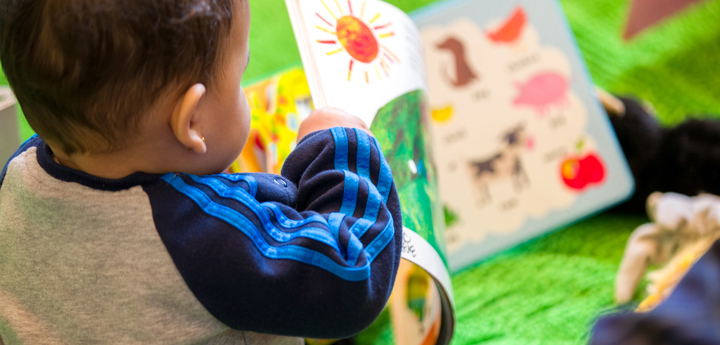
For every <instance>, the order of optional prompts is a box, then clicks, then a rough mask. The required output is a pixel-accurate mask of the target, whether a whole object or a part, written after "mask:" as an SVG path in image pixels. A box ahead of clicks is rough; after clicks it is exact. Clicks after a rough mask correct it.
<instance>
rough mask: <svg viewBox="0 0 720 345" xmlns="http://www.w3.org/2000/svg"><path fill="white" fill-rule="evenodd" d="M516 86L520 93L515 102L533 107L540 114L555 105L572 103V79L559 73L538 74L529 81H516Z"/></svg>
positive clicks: (522, 105) (516, 104) (515, 103)
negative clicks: (569, 95) (570, 98)
mask: <svg viewBox="0 0 720 345" xmlns="http://www.w3.org/2000/svg"><path fill="white" fill-rule="evenodd" d="M516 88H517V89H518V91H519V92H520V94H519V95H518V96H517V98H515V100H514V101H513V104H514V105H515V106H518V107H524V106H526V107H531V108H533V109H534V110H535V111H536V112H537V113H538V114H540V115H544V114H545V113H547V112H548V111H549V110H550V108H551V107H553V106H562V105H567V104H569V103H570V100H569V98H568V93H569V92H570V80H569V78H567V77H565V76H563V75H561V74H559V73H555V72H545V73H540V74H537V75H535V76H533V77H532V78H530V80H529V81H528V82H527V83H516Z"/></svg>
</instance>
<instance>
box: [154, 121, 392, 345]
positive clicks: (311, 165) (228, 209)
mask: <svg viewBox="0 0 720 345" xmlns="http://www.w3.org/2000/svg"><path fill="white" fill-rule="evenodd" d="M282 175H283V176H277V175H258V174H235V175H217V176H192V175H185V174H168V175H165V176H164V177H163V178H162V179H161V180H162V182H158V183H155V184H153V185H150V186H146V187H145V190H146V192H147V193H148V195H149V197H150V201H151V205H152V208H153V216H154V220H155V223H156V227H157V229H158V232H159V234H160V236H161V238H162V240H163V242H164V244H165V246H166V248H167V249H168V252H169V253H170V255H171V256H172V258H173V261H174V262H175V265H176V266H177V268H178V270H179V271H180V274H181V275H182V276H183V278H184V280H185V282H186V283H187V285H188V287H189V288H190V289H191V290H192V292H193V293H194V294H195V296H196V297H197V298H198V300H199V301H200V302H201V303H202V304H203V306H205V308H206V309H207V310H208V311H209V312H210V313H211V314H212V315H213V316H215V317H216V318H217V319H218V320H220V321H222V322H223V323H225V324H226V325H228V326H230V327H232V328H234V329H237V330H244V331H253V332H260V333H268V334H277V335H286V336H300V337H310V338H344V337H348V336H352V335H354V334H356V333H358V332H360V331H361V330H363V329H364V328H366V327H367V326H369V325H370V324H371V323H372V322H373V321H374V320H375V318H376V317H377V316H378V315H379V314H380V312H381V311H382V310H383V308H384V307H385V304H386V303H387V300H388V298H389V297H390V292H391V290H392V287H393V284H394V281H395V275H396V272H397V268H398V265H399V262H400V252H401V245H402V243H401V242H402V241H401V238H402V223H401V214H400V204H399V200H398V196H397V192H396V190H395V185H394V183H393V179H392V174H391V172H390V168H389V166H388V164H387V162H386V161H385V158H384V157H383V156H382V151H381V150H380V147H379V145H378V143H377V141H376V140H375V139H374V138H372V137H370V136H368V135H367V134H366V133H365V132H362V131H355V130H353V129H343V128H334V129H331V130H325V131H320V132H316V133H312V134H311V135H309V136H308V137H306V138H305V139H304V140H303V141H302V142H301V143H300V144H299V145H298V147H297V148H296V149H295V151H294V152H293V153H292V154H291V155H290V157H288V159H287V160H286V162H285V165H284V168H283V172H282Z"/></svg>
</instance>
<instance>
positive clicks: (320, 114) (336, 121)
mask: <svg viewBox="0 0 720 345" xmlns="http://www.w3.org/2000/svg"><path fill="white" fill-rule="evenodd" d="M333 127H347V128H357V129H362V130H364V131H365V132H367V133H368V134H370V135H372V133H371V132H370V129H369V128H368V126H367V124H365V122H364V121H363V120H361V119H360V118H359V117H357V116H354V115H352V114H350V113H348V112H346V111H344V110H340V109H337V108H331V107H325V108H320V109H317V110H315V111H313V112H312V113H311V114H310V116H308V117H307V119H305V121H303V122H302V124H300V129H299V131H298V141H300V140H302V138H304V137H305V136H306V135H308V134H310V133H312V132H316V131H320V130H323V129H328V128H333Z"/></svg>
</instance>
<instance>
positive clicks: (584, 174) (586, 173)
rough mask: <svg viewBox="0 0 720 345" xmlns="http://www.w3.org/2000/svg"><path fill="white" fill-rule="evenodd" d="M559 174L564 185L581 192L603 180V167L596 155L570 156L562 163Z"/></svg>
mask: <svg viewBox="0 0 720 345" xmlns="http://www.w3.org/2000/svg"><path fill="white" fill-rule="evenodd" d="M560 174H561V176H562V178H563V181H564V182H565V185H567V186H568V187H570V188H572V189H575V190H578V191H581V190H584V189H586V188H588V187H589V186H592V185H594V184H601V183H602V182H603V181H604V180H605V166H604V164H603V163H602V161H601V160H600V157H599V156H598V155H597V154H596V153H590V154H587V155H586V156H585V157H581V156H571V157H569V158H567V159H566V160H565V161H564V162H563V163H562V165H561V168H560Z"/></svg>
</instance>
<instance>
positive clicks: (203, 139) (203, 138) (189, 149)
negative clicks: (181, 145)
mask: <svg viewBox="0 0 720 345" xmlns="http://www.w3.org/2000/svg"><path fill="white" fill-rule="evenodd" d="M200 139H202V141H203V142H204V141H205V137H202V138H200ZM186 149H187V150H188V152H190V151H192V149H191V148H189V147H186Z"/></svg>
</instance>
